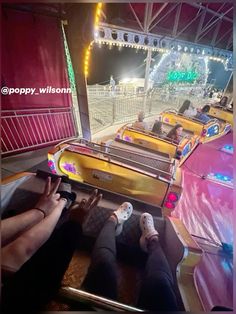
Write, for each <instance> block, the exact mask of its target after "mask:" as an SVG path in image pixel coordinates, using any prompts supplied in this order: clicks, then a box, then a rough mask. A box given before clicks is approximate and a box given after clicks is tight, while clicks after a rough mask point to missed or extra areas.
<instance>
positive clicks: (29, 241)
mask: <svg viewBox="0 0 236 314" xmlns="http://www.w3.org/2000/svg"><path fill="white" fill-rule="evenodd" d="M60 182H61V179H58V180H57V181H56V183H55V185H54V187H53V189H52V190H51V178H50V177H49V178H48V179H47V183H46V185H45V189H44V193H43V195H42V196H41V198H40V199H39V202H38V203H37V204H36V207H37V208H38V209H39V210H37V209H32V210H30V211H29V212H28V213H25V215H23V214H22V215H18V216H17V217H12V218H9V219H11V220H8V221H5V224H4V225H5V226H4V234H5V235H4V237H5V240H6V239H7V236H10V235H11V236H12V235H13V233H14V227H15V228H16V229H17V230H18V231H19V230H20V228H21V227H19V226H18V223H19V222H21V221H22V217H23V218H24V217H27V221H26V222H25V223H24V226H27V227H28V228H29V226H30V225H32V223H33V221H34V222H35V221H36V216H35V215H36V212H35V211H38V212H39V213H40V214H41V215H42V216H45V219H42V218H40V219H41V220H40V221H39V222H38V223H37V224H36V225H34V226H32V227H31V228H30V229H28V230H27V231H25V232H23V233H22V234H21V235H20V236H19V237H18V238H17V239H15V240H14V241H12V242H11V243H10V244H8V245H5V246H4V247H3V248H2V265H3V266H6V267H8V268H10V269H14V270H17V269H19V268H20V267H21V266H22V265H23V264H24V263H25V262H26V261H27V260H28V259H29V258H30V257H31V256H32V255H33V254H34V253H35V252H36V251H37V250H38V249H39V248H40V246H42V245H43V244H44V243H45V242H46V241H47V240H48V238H49V237H50V235H51V233H52V231H53V229H54V227H55V225H56V223H57V221H58V219H59V218H60V215H61V212H62V209H63V208H64V206H65V204H66V202H67V200H66V199H64V198H61V199H60V194H58V193H56V191H57V189H58V186H59V184H60ZM9 227H10V231H9V230H8V229H7V228H9ZM21 230H22V229H21Z"/></svg>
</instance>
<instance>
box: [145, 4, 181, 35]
mask: <svg viewBox="0 0 236 314" xmlns="http://www.w3.org/2000/svg"><path fill="white" fill-rule="evenodd" d="M177 6H178V4H175V5H174V4H173V6H172V7H170V9H169V10H168V11H167V12H166V13H165V14H164V15H163V16H162V17H161V18H160V19H159V20H157V21H156V22H155V24H153V25H152V26H151V27H149V32H150V31H151V30H152V29H153V28H154V27H156V26H157V24H159V23H160V22H161V21H162V20H164V18H166V17H167V15H169V14H170V13H171V12H172V11H173V10H174V9H175V8H177Z"/></svg>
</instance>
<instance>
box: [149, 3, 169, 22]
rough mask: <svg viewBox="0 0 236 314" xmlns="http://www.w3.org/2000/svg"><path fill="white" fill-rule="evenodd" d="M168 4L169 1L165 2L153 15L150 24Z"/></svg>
mask: <svg viewBox="0 0 236 314" xmlns="http://www.w3.org/2000/svg"><path fill="white" fill-rule="evenodd" d="M167 5H168V3H164V4H163V5H162V6H161V7H160V9H159V10H158V11H157V12H156V13H155V14H154V15H153V17H152V19H151V22H150V25H151V24H152V23H153V22H154V21H155V19H156V18H157V17H158V16H159V15H160V14H161V12H162V11H163V10H164V9H165V7H166V6H167Z"/></svg>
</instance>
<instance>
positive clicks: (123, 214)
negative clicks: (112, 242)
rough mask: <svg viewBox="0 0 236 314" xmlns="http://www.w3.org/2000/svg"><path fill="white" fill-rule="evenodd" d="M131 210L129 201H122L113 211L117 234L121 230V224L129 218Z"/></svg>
mask: <svg viewBox="0 0 236 314" xmlns="http://www.w3.org/2000/svg"><path fill="white" fill-rule="evenodd" d="M132 212H133V205H132V204H131V203H129V202H124V203H123V204H121V205H120V207H119V208H118V209H117V210H116V211H114V212H113V214H114V215H115V216H116V218H117V220H118V225H117V227H116V235H117V236H118V235H119V234H120V233H121V232H122V230H123V224H124V222H125V221H126V220H128V219H129V217H130V216H131V214H132Z"/></svg>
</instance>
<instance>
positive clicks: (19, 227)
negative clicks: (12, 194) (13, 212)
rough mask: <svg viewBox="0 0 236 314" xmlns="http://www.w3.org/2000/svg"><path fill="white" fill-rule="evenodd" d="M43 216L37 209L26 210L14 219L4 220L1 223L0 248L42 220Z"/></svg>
mask: <svg viewBox="0 0 236 314" xmlns="http://www.w3.org/2000/svg"><path fill="white" fill-rule="evenodd" d="M43 218H44V215H43V213H42V212H40V211H39V210H37V209H31V210H28V211H27V212H25V213H22V214H19V215H17V216H14V217H10V218H6V219H4V220H2V222H1V236H2V244H1V245H2V246H4V245H6V244H7V243H9V241H10V240H12V239H13V238H15V237H16V236H18V235H19V234H21V233H22V232H24V231H26V230H28V229H30V228H31V227H33V226H34V225H35V224H37V223H39V222H40V221H41V220H43Z"/></svg>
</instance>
